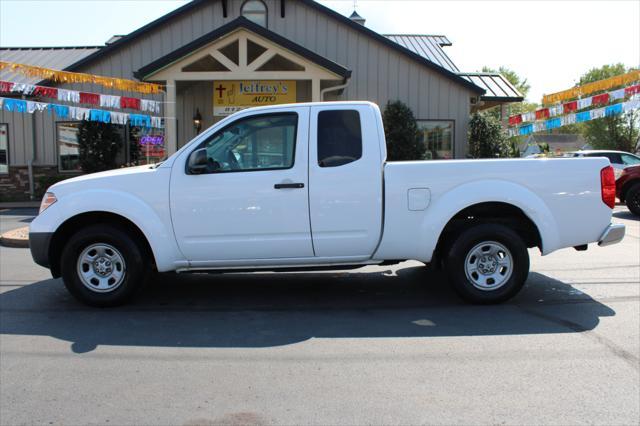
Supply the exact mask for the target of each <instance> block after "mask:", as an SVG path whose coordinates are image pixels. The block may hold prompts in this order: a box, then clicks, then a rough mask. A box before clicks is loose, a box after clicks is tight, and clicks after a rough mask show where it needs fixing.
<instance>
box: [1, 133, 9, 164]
mask: <svg viewBox="0 0 640 426" xmlns="http://www.w3.org/2000/svg"><path fill="white" fill-rule="evenodd" d="M3 173H9V128H8V126H7V125H6V124H0V174H3Z"/></svg>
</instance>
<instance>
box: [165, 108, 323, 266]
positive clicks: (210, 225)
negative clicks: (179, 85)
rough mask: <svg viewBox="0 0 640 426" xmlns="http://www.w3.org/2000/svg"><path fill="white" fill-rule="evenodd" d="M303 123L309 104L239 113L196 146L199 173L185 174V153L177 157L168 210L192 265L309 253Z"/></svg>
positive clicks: (280, 257)
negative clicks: (202, 163) (200, 156)
mask: <svg viewBox="0 0 640 426" xmlns="http://www.w3.org/2000/svg"><path fill="white" fill-rule="evenodd" d="M308 128H309V108H308V107H300V108H294V109H293V112H292V111H291V108H287V111H282V112H278V111H277V110H274V111H273V112H269V113H268V114H262V115H259V116H256V115H252V116H246V117H244V118H243V117H242V116H240V118H238V119H237V120H235V121H234V122H232V123H230V124H229V125H227V126H225V127H224V128H222V129H221V130H219V131H217V132H215V133H213V134H212V135H211V136H210V137H208V138H207V139H206V140H205V141H204V142H203V143H202V144H200V146H198V147H197V148H195V149H199V148H206V153H207V162H208V168H207V170H206V171H204V172H203V173H202V174H189V172H188V170H187V168H186V167H185V164H186V162H187V161H188V160H187V157H188V155H185V156H184V159H182V161H176V163H175V165H174V169H173V170H172V174H171V194H170V196H171V215H172V219H173V225H174V230H175V235H176V239H177V241H178V245H179V246H180V249H181V250H182V252H183V254H184V255H185V256H186V257H187V259H188V260H189V261H190V262H192V265H194V266H198V265H207V264H212V263H215V262H216V261H223V260H224V261H229V260H239V261H242V260H245V261H246V260H250V259H285V258H301V257H312V256H313V248H312V244H311V230H310V224H309V205H308V203H309V198H308V190H309V185H308V179H307V164H308V159H307V154H308V145H307V144H308V141H307V139H308ZM195 149H193V150H191V152H193V151H195ZM239 264H243V263H242V262H239Z"/></svg>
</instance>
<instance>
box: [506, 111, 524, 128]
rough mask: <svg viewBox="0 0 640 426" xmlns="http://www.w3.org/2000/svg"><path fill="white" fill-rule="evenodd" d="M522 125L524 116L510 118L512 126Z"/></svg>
mask: <svg viewBox="0 0 640 426" xmlns="http://www.w3.org/2000/svg"><path fill="white" fill-rule="evenodd" d="M520 123H522V115H520V114H518V115H513V116H511V117H509V125H510V126H515V125H516V124H520Z"/></svg>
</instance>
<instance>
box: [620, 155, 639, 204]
mask: <svg viewBox="0 0 640 426" xmlns="http://www.w3.org/2000/svg"><path fill="white" fill-rule="evenodd" d="M616 197H618V198H619V199H620V201H622V202H623V203H626V204H627V207H628V208H629V210H630V211H631V213H633V214H635V215H636V216H640V166H631V167H627V168H625V169H624V170H623V171H622V174H621V175H620V177H619V178H618V180H616Z"/></svg>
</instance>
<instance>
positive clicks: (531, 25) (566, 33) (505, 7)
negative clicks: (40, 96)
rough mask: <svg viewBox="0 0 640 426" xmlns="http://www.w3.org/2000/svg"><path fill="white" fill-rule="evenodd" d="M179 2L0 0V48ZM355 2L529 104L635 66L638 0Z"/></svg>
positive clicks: (70, 41)
mask: <svg viewBox="0 0 640 426" xmlns="http://www.w3.org/2000/svg"><path fill="white" fill-rule="evenodd" d="M289 1H293V0H289ZM185 3H187V2H186V1H176V0H141V1H138V0H71V1H56V0H39V1H32V0H0V46H78V45H102V44H104V42H105V41H106V40H108V39H109V38H110V37H111V36H112V35H114V34H127V33H130V32H132V31H134V30H135V29H137V28H139V27H141V26H142V25H144V24H146V23H148V22H150V21H152V20H154V19H156V18H159V17H160V16H162V15H164V14H165V13H167V12H169V11H171V10H173V9H176V8H178V7H180V6H181V5H183V4H185ZM320 3H322V4H324V5H326V6H328V7H330V8H332V9H334V10H336V11H338V12H340V13H342V14H343V15H346V16H349V15H350V14H351V12H353V8H354V2H353V0H332V1H320ZM356 8H357V11H358V13H359V14H360V15H361V16H363V17H364V18H365V19H366V20H367V22H366V26H367V27H369V28H370V29H372V30H374V31H377V32H379V33H383V34H388V33H404V34H442V35H446V36H447V37H448V38H449V40H451V41H452V43H453V46H450V47H445V49H446V52H447V54H448V55H449V56H450V57H451V59H452V60H453V61H454V63H455V64H456V65H457V66H458V68H460V69H461V70H462V71H467V72H473V71H479V70H480V69H481V68H482V67H483V66H485V65H486V66H489V67H492V68H498V67H500V66H506V67H508V68H511V69H513V70H515V71H516V72H517V73H518V74H519V75H521V76H523V77H524V78H526V79H527V80H528V82H529V84H530V85H531V91H530V93H529V96H528V100H529V101H532V102H540V99H541V97H542V95H543V94H545V93H553V92H557V91H561V90H564V89H567V88H570V87H572V86H573V85H574V84H575V82H576V81H577V80H578V79H579V77H580V75H581V74H583V73H584V72H586V71H588V70H589V69H591V68H593V67H598V66H601V65H604V64H611V63H617V62H622V63H624V64H625V65H626V66H627V67H630V66H633V67H638V66H639V65H640V0H603V1H596V0H592V1H589V0H581V1H579V0H567V1H560V0H555V1H554V0H537V1H520V0H513V1H507V0H494V1H483V0H471V1H468V0H448V1H436V0H429V1H418V0H414V1H400V0H394V1H389V0H387V1H382V0H358V1H357V2H356Z"/></svg>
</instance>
